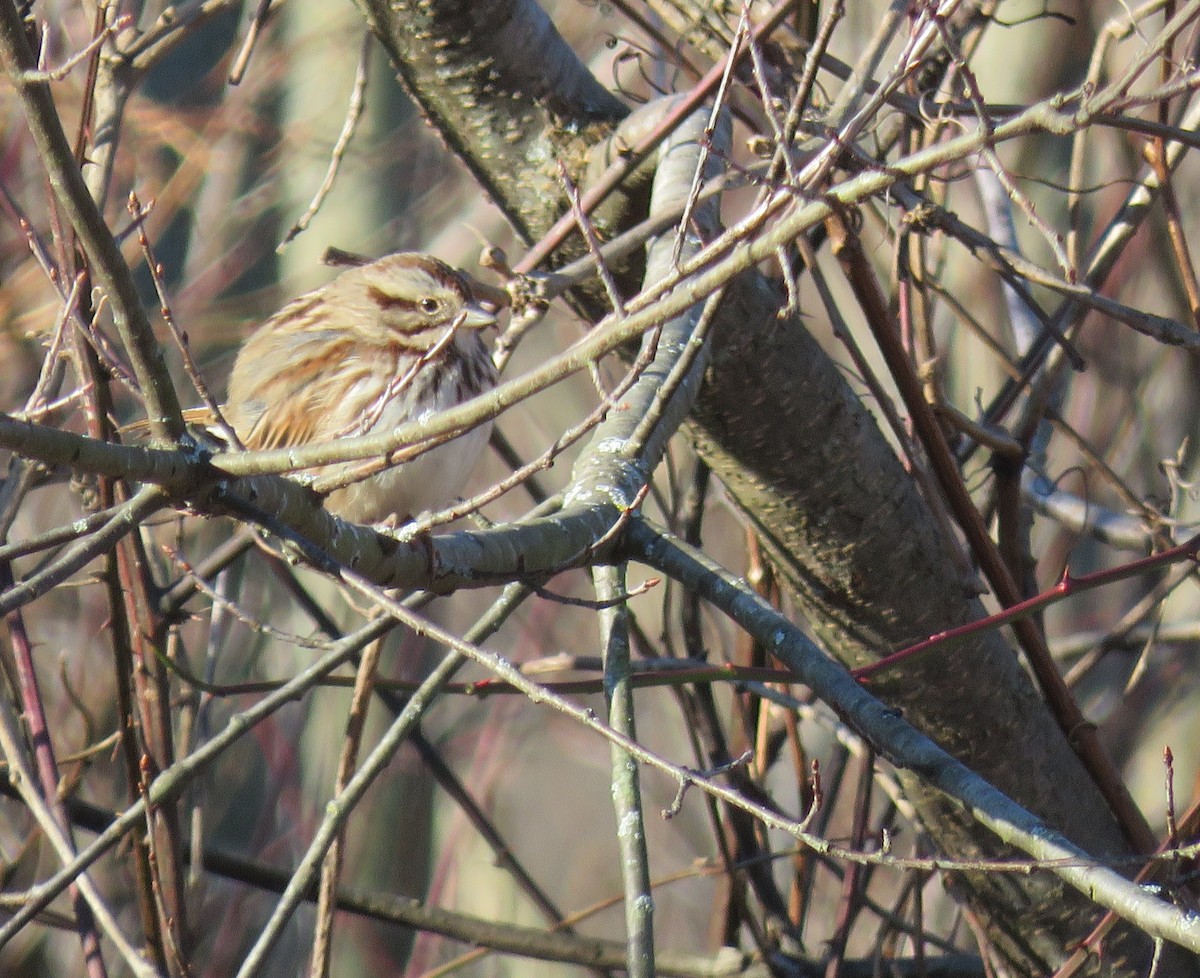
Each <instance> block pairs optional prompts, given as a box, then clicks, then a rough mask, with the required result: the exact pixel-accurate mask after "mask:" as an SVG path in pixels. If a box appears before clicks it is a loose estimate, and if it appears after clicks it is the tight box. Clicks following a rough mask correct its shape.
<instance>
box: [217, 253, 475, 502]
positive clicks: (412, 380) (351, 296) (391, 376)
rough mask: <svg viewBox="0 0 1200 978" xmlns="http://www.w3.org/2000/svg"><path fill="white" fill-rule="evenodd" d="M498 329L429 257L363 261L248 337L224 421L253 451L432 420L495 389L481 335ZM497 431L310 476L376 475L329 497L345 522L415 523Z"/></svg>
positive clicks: (446, 494) (456, 485)
mask: <svg viewBox="0 0 1200 978" xmlns="http://www.w3.org/2000/svg"><path fill="white" fill-rule="evenodd" d="M343 263H346V259H345V258H343ZM495 322H496V320H495V317H494V316H493V315H492V314H491V313H490V312H488V311H487V310H485V309H483V308H482V307H481V306H479V305H478V304H477V302H476V301H475V299H474V297H473V295H472V292H471V287H470V285H469V284H468V283H467V280H466V279H465V278H464V277H463V276H462V275H460V274H459V273H458V272H456V271H455V270H454V269H452V268H450V266H448V265H446V264H444V263H443V262H441V261H438V260H437V259H436V258H432V257H430V256H429V255H422V254H411V253H399V254H394V255H388V256H387V257H385V258H380V259H379V260H378V261H373V262H367V263H363V264H355V267H351V268H347V269H346V270H345V271H343V272H341V273H340V274H339V275H338V276H337V278H335V279H334V280H333V281H332V282H330V283H329V284H328V285H326V286H325V287H324V288H320V289H317V290H315V291H313V292H309V293H308V294H307V295H303V296H301V297H300V298H298V299H296V300H294V301H293V302H290V303H288V304H287V305H286V306H284V307H283V308H282V309H280V310H279V311H278V312H277V313H275V315H273V316H272V317H271V318H270V319H268V320H267V321H266V322H264V323H263V324H262V325H261V326H259V327H258V329H257V330H255V332H254V333H252V334H251V335H250V337H249V338H248V339H247V340H246V342H245V344H244V345H243V346H242V348H241V350H240V352H239V353H238V356H237V361H236V363H235V364H234V367H233V373H232V375H231V376H230V380H229V398H228V402H227V406H226V408H225V416H226V420H227V421H228V422H229V423H230V425H231V426H232V427H233V430H234V431H235V432H236V433H237V435H238V437H239V439H240V440H241V442H242V444H243V445H245V447H246V448H248V449H269V448H282V447H291V446H296V445H306V444H313V443H317V442H329V441H335V440H336V439H338V438H345V437H350V436H353V435H365V434H373V433H379V432H385V431H389V430H391V429H393V428H395V427H396V426H397V425H400V424H403V423H405V422H408V421H418V422H419V421H423V420H426V419H428V418H429V417H430V416H432V415H434V414H436V413H437V412H439V411H443V410H445V409H447V408H450V407H453V406H454V405H456V404H459V403H461V402H462V401H465V400H467V399H469V398H471V397H474V396H475V395H477V394H480V393H482V392H483V391H485V390H488V389H490V388H491V387H492V386H493V385H494V384H495V382H496V373H495V369H494V368H493V366H492V360H491V357H490V356H489V355H488V351H487V348H486V347H485V346H484V344H483V341H482V339H481V338H480V335H479V331H480V330H481V329H482V328H484V327H486V326H492V325H495ZM490 431H491V425H490V423H489V424H486V425H480V426H478V427H476V428H472V429H471V430H469V431H467V432H464V433H463V434H462V435H460V436H458V437H456V438H455V439H454V440H453V441H451V442H448V443H446V444H444V445H440V446H438V447H437V448H434V449H432V450H431V451H429V452H426V453H425V454H423V455H420V456H418V457H417V458H414V459H411V460H409V461H406V462H403V463H401V464H399V465H396V466H392V467H390V468H383V469H382V470H381V469H380V468H379V466H378V464H377V463H376V464H374V465H372V463H371V462H370V461H367V462H363V461H356V462H345V463H338V464H333V465H326V466H322V467H321V468H320V469H315V470H309V472H310V473H311V474H316V475H320V476H329V475H333V476H344V477H345V478H346V480H350V479H351V478H352V477H354V476H363V474H364V473H365V472H367V471H368V470H370V474H366V475H365V477H360V478H358V480H357V481H352V482H350V484H348V485H346V486H344V487H343V488H339V489H336V490H335V491H333V492H331V493H330V494H329V496H328V497H327V498H326V500H325V505H326V508H328V509H329V510H330V511H331V512H333V513H336V514H338V515H339V516H342V517H345V518H346V519H350V520H354V521H356V522H363V523H374V522H379V521H382V520H385V519H389V518H396V517H399V518H404V517H409V516H414V515H416V514H417V513H420V512H421V511H423V510H426V509H430V508H435V507H438V506H441V505H444V504H447V503H448V502H449V501H450V500H451V499H452V498H453V496H454V494H455V493H457V492H458V490H459V489H460V488H461V487H462V484H463V483H464V482H465V481H466V479H467V477H468V476H469V475H470V473H471V470H472V469H473V468H474V466H475V463H476V461H477V460H478V458H479V455H480V454H481V453H482V451H483V448H484V446H485V445H486V443H487V440H488V434H489V433H490ZM335 481H336V480H335Z"/></svg>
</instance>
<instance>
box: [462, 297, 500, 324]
mask: <svg viewBox="0 0 1200 978" xmlns="http://www.w3.org/2000/svg"><path fill="white" fill-rule="evenodd" d="M461 325H462V326H464V327H466V328H467V329H487V328H488V327H489V326H495V325H496V314H495V313H494V312H488V311H487V310H486V309H484V308H483V306H481V305H479V304H478V303H475V302H468V303H467V304H466V305H465V306H463V311H462V322H461Z"/></svg>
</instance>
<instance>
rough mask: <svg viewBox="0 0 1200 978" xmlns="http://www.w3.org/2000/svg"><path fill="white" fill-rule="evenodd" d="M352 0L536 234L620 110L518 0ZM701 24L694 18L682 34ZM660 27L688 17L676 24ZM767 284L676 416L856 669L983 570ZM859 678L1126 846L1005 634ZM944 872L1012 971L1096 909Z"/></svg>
mask: <svg viewBox="0 0 1200 978" xmlns="http://www.w3.org/2000/svg"><path fill="white" fill-rule="evenodd" d="M357 2H358V4H359V6H360V7H361V9H362V10H363V12H364V14H365V16H366V17H367V19H368V21H369V23H370V24H371V27H372V29H373V30H374V32H375V33H376V34H377V36H378V37H379V38H380V40H381V41H382V42H383V44H384V46H385V47H386V49H387V51H388V54H389V56H390V57H391V59H392V62H393V64H394V66H395V68H396V70H397V72H398V74H399V76H400V79H401V81H402V82H403V84H404V86H405V87H406V88H407V90H408V91H409V93H410V94H411V95H412V97H413V98H414V99H415V100H416V102H417V103H418V104H419V105H420V106H421V107H422V109H423V111H424V112H425V114H426V116H427V118H428V119H429V121H430V122H431V123H432V124H433V125H434V126H435V127H436V129H437V130H438V131H439V133H441V135H442V136H443V138H444V139H445V141H446V142H447V144H448V145H449V147H450V148H451V149H452V150H453V151H454V152H455V153H456V154H457V155H458V156H459V157H460V158H461V159H463V160H464V161H465V162H466V163H467V165H468V166H469V167H470V169H471V171H472V173H473V174H474V175H475V177H476V178H477V179H478V180H479V182H480V183H481V185H482V186H483V187H484V188H485V189H486V191H487V192H488V193H489V194H490V195H491V196H492V197H493V198H494V199H495V201H496V202H497V204H498V205H499V206H500V207H501V208H502V209H503V210H504V211H505V213H506V214H507V215H508V217H509V219H510V221H511V222H512V223H513V224H514V226H515V227H516V228H517V229H518V230H519V232H520V233H521V234H522V235H523V236H524V237H525V238H526V239H527V240H530V241H532V240H534V239H536V238H537V237H538V236H539V235H540V234H542V233H543V232H544V231H546V229H547V228H549V227H550V225H551V224H552V223H553V222H554V221H555V220H556V219H557V218H558V217H559V216H560V214H561V213H562V211H563V210H564V202H563V200H562V194H561V185H560V181H559V179H558V176H557V174H558V170H557V166H558V161H559V160H563V161H565V162H566V164H567V166H568V168H569V169H570V170H571V171H572V172H573V173H574V174H576V176H577V177H580V178H581V177H582V175H583V174H584V172H585V169H586V160H587V156H588V152H589V150H591V149H592V147H593V146H595V145H596V144H598V143H599V142H601V140H603V139H604V138H605V137H606V136H607V135H609V133H610V132H611V131H612V130H613V128H614V127H615V125H616V124H617V123H618V122H619V121H620V119H621V118H622V117H623V116H624V115H625V110H624V108H623V106H622V105H621V104H620V103H619V102H617V101H616V100H615V99H614V98H613V97H612V95H611V94H610V93H608V92H607V91H606V90H605V89H604V88H603V87H602V86H601V85H600V84H599V83H598V82H597V81H596V80H595V79H594V78H593V77H592V76H591V75H590V74H589V73H588V72H587V71H586V69H585V68H584V67H583V66H582V65H581V64H580V62H579V61H578V59H577V57H576V56H575V54H574V52H573V51H572V50H571V49H570V47H569V46H568V45H567V44H566V43H565V42H564V41H563V39H562V38H561V37H560V35H559V34H558V33H557V32H556V31H555V30H554V27H553V25H552V24H551V22H550V20H549V18H548V17H547V16H546V14H545V13H544V12H543V11H542V10H541V9H540V8H539V7H538V6H537V5H536V4H535V3H533V2H532V0H525V2H522V0H496V2H487V3H482V2H467V0H438V2H420V3H418V2H403V0H357ZM662 6H663V7H664V8H670V9H673V10H677V9H682V8H686V7H687V6H688V5H685V4H675V5H671V4H663V5H662ZM900 6H901V7H905V6H907V5H906V4H901V5H900ZM706 8H707V5H692V9H694V10H696V11H701V10H704V9H706ZM972 9H974V8H972ZM664 16H667V14H664ZM672 16H674V15H672ZM678 16H683V15H678ZM670 19H671V17H670V16H668V20H670ZM702 20H703V18H701V17H700V16H699V14H697V16H696V18H695V19H694V20H693V21H691V26H692V27H696V26H697V25H700V24H701V21H702ZM674 26H676V27H679V28H683V27H685V26H687V24H686V18H684V20H680V21H679V22H678V23H676V24H675V25H674ZM531 51H537V57H536V58H531V57H530V56H529V53H530V52H531ZM716 52H717V53H720V48H717V49H716ZM625 204H626V205H627V209H626V211H625V212H624V213H622V212H621V211H620V209H619V208H616V209H613V210H610V211H609V212H608V214H607V215H606V219H607V221H608V222H609V223H608V226H607V227H603V229H604V230H607V231H610V232H612V231H619V230H621V229H622V228H624V227H627V226H629V225H631V224H632V223H634V222H635V221H636V220H638V219H639V218H640V217H641V216H643V215H641V214H639V213H638V212H637V210H636V206H637V202H636V198H635V197H630V198H628V199H627V200H626V201H625ZM782 298H783V297H782V296H781V295H779V294H778V292H777V290H776V289H775V288H774V287H773V286H772V285H771V284H770V283H768V282H767V281H766V280H765V279H764V278H763V277H762V276H761V275H759V274H758V273H757V272H756V271H753V270H750V271H747V272H745V273H744V274H743V275H742V276H741V277H740V278H739V279H738V280H737V282H736V283H735V285H734V287H733V288H731V290H730V294H729V298H728V299H727V300H726V302H725V304H724V306H723V308H722V324H721V326H720V327H719V329H718V332H717V339H716V343H715V348H714V354H713V361H712V364H711V366H710V368H709V370H708V374H707V379H706V384H705V387H704V389H703V392H702V394H701V397H700V401H699V404H698V406H697V408H696V409H695V411H694V413H693V417H692V420H691V422H690V425H689V431H690V435H691V438H692V440H693V442H694V444H695V446H696V449H697V451H698V452H699V453H700V455H701V456H702V457H703V458H704V459H705V461H706V462H707V463H708V464H709V465H710V466H711V467H712V469H713V471H714V472H715V473H716V475H717V476H718V477H719V478H720V479H721V481H722V483H723V484H724V486H725V488H726V490H727V491H728V493H729V494H730V496H731V497H732V498H733V499H734V500H735V501H736V503H737V505H738V506H739V507H740V509H741V510H742V511H743V512H744V513H745V515H746V518H747V519H748V521H749V522H750V523H751V524H752V525H753V527H754V528H755V530H756V531H757V532H758V534H759V535H760V537H761V538H762V540H763V541H764V543H765V545H766V547H767V549H768V551H769V553H770V555H771V558H772V560H773V561H774V562H775V564H776V566H777V567H778V569H779V571H780V574H781V576H782V579H783V581H784V582H785V584H786V586H787V588H788V590H789V591H790V593H791V595H792V597H793V598H794V600H795V602H796V604H797V606H798V608H799V609H800V610H801V611H802V613H803V614H804V615H805V617H806V618H807V619H808V621H809V623H810V624H811V626H812V627H813V629H814V630H815V631H816V632H817V633H818V635H819V636H820V638H821V639H822V641H823V643H824V644H825V646H826V648H827V649H828V650H829V651H830V652H831V653H832V654H834V655H836V656H837V657H838V658H839V659H841V660H842V661H843V662H845V663H847V664H851V665H856V664H862V663H866V662H870V661H873V660H875V659H877V658H878V657H879V656H880V655H882V654H885V653H887V652H889V651H891V650H894V649H895V648H898V647H901V646H903V645H904V644H906V643H909V642H912V641H913V640H917V639H920V638H922V637H924V636H928V635H931V634H934V633H936V632H939V631H941V630H944V629H947V628H951V627H953V626H955V625H959V624H962V623H964V622H967V621H971V620H974V619H978V618H980V617H982V616H983V614H984V612H983V609H982V606H981V604H980V602H979V600H978V597H977V591H978V587H977V583H976V581H975V580H974V579H973V578H972V577H970V576H969V575H967V574H966V573H964V571H963V570H962V569H961V566H960V563H959V562H957V561H956V560H955V559H954V557H953V555H954V553H955V548H956V547H957V543H956V542H955V541H954V540H952V539H949V538H948V537H947V535H946V532H945V530H944V529H943V528H942V526H941V525H940V524H939V522H938V521H937V520H936V519H935V518H934V516H933V514H932V513H931V511H930V508H929V505H928V504H927V502H926V500H925V499H924V498H923V497H922V495H921V494H920V492H919V491H918V489H917V487H916V485H915V483H914V481H913V479H912V478H911V476H910V475H909V474H908V473H907V472H906V471H905V469H904V468H903V466H902V465H901V464H900V462H899V460H898V459H897V458H896V455H895V453H894V451H893V449H892V448H891V446H890V445H889V444H888V442H887V440H886V439H885V437H884V436H883V434H882V433H881V432H880V430H879V428H878V426H877V424H876V423H875V420H874V418H873V417H872V416H871V415H870V413H869V412H868V411H867V410H866V408H865V407H864V405H863V403H862V401H861V400H860V398H859V397H858V396H857V395H856V394H855V393H854V392H853V391H852V390H851V388H850V386H849V385H848V384H847V383H846V381H845V379H844V378H843V376H842V374H841V372H840V370H839V368H838V367H837V365H836V364H835V363H834V362H833V361H832V360H831V359H830V358H829V357H828V356H827V355H826V354H825V353H824V352H823V351H822V349H821V348H820V347H819V345H818V344H817V342H816V341H815V340H814V338H813V337H812V336H811V335H810V334H809V332H808V331H807V330H806V328H805V326H804V324H803V322H802V320H801V318H800V317H799V316H796V315H793V316H790V317H788V318H786V319H783V320H780V319H778V318H777V312H778V310H779V308H780V306H781V304H782ZM873 690H874V691H875V692H876V693H877V694H878V695H880V696H881V697H882V698H884V699H885V700H886V701H887V702H889V703H891V704H892V705H893V706H895V707H896V708H897V709H899V710H902V711H903V712H904V715H905V717H906V718H907V719H909V720H910V721H911V722H913V723H914V724H915V725H916V726H918V727H920V728H921V729H922V730H924V731H925V732H927V733H928V734H929V735H930V736H932V737H933V738H934V739H935V740H936V741H937V742H938V743H940V744H941V745H942V746H944V747H945V748H946V749H948V750H949V751H950V752H952V753H953V754H954V755H956V756H957V757H958V758H960V759H961V760H963V761H964V762H965V763H967V764H968V765H969V766H970V767H972V768H973V769H974V770H975V771H977V772H979V773H980V774H982V775H983V776H984V777H986V778H987V779H989V780H990V781H992V782H993V783H994V784H996V785H997V786H998V787H999V788H1000V789H1001V790H1003V791H1004V792H1005V793H1007V794H1008V795H1010V796H1011V797H1012V798H1014V799H1015V800H1017V801H1018V802H1019V803H1020V804H1022V805H1024V806H1025V807H1027V808H1029V809H1030V810H1032V811H1033V812H1035V813H1037V814H1038V815H1040V816H1042V817H1043V818H1045V819H1046V820H1047V821H1048V822H1050V823H1051V824H1053V825H1055V826H1057V827H1058V828H1060V829H1061V830H1062V831H1063V832H1064V833H1065V834H1066V835H1067V836H1069V837H1070V838H1071V839H1072V840H1073V841H1075V842H1076V843H1078V844H1079V845H1081V846H1082V847H1083V848H1085V849H1086V850H1088V851H1089V852H1091V853H1094V854H1096V855H1115V854H1122V853H1128V852H1129V846H1128V844H1127V842H1126V840H1125V838H1124V837H1123V835H1122V832H1121V831H1120V829H1119V827H1118V825H1117V823H1116V821H1115V819H1114V818H1113V816H1112V815H1111V813H1110V811H1109V809H1108V807H1107V806H1106V804H1105V802H1104V800H1103V798H1102V796H1101V794H1100V792H1099V791H1098V790H1097V787H1096V785H1095V784H1094V782H1093V781H1092V779H1091V778H1090V777H1089V775H1088V773H1087V771H1086V770H1085V768H1084V766H1083V765H1082V764H1081V763H1080V761H1079V759H1078V758H1077V757H1076V755H1075V753H1074V752H1073V750H1072V749H1071V745H1070V744H1069V743H1068V740H1067V738H1066V736H1064V734H1063V732H1062V730H1061V729H1060V728H1059V726H1058V724H1057V723H1056V721H1055V719H1054V717H1053V716H1052V714H1051V713H1050V711H1049V710H1048V709H1047V707H1046V705H1045V703H1044V702H1043V700H1042V698H1041V697H1040V695H1039V693H1038V692H1037V690H1036V689H1035V688H1034V686H1033V684H1032V682H1031V680H1030V678H1029V676H1028V674H1027V673H1026V672H1025V670H1024V669H1023V668H1022V666H1021V664H1020V663H1019V661H1018V659H1017V656H1016V655H1015V653H1014V652H1013V650H1012V649H1011V648H1010V647H1009V646H1008V645H1007V644H1006V643H1005V642H1004V640H1003V639H1002V637H1001V636H1000V635H999V634H997V633H989V634H986V635H980V636H976V637H974V638H972V639H970V640H969V641H963V642H960V643H958V644H956V645H955V646H954V647H953V648H949V649H947V648H943V649H942V650H940V651H937V652H934V653H931V654H929V655H926V656H922V657H919V658H917V659H915V660H909V661H908V662H906V663H904V664H903V665H901V666H900V667H898V668H896V669H893V670H890V671H889V672H888V673H887V678H886V679H881V680H880V681H879V682H878V683H877V684H875V685H874V686H873ZM907 780H908V785H909V789H910V791H911V792H912V795H913V798H914V800H915V802H916V804H917V805H918V807H919V810H920V813H921V816H922V818H923V820H924V822H925V824H926V826H927V827H928V829H929V831H930V832H931V833H932V835H933V836H934V837H935V838H936V839H937V841H938V843H939V844H940V845H941V846H942V847H943V849H944V850H945V851H946V852H947V853H949V854H951V855H954V856H958V857H974V856H992V855H997V854H999V849H1000V847H999V845H998V843H997V842H996V841H995V839H994V838H993V837H992V836H991V834H990V833H989V832H987V831H986V830H984V829H982V828H981V827H979V826H977V825H976V824H974V823H972V822H971V821H970V820H969V819H968V818H967V817H966V816H965V815H962V814H961V813H960V812H958V811H956V810H955V809H954V807H953V806H951V805H950V804H948V803H947V802H946V801H945V799H944V798H942V797H941V796H940V795H937V794H936V793H933V792H930V791H927V790H924V789H923V788H922V786H921V783H920V780H919V778H918V777H916V776H912V775H910V776H909V777H908V779H907ZM955 882H956V884H957V885H958V889H959V892H960V893H961V894H962V896H963V897H964V898H965V899H966V900H967V901H968V902H969V903H970V904H971V905H972V906H974V907H975V908H976V909H977V910H978V911H979V912H980V916H981V918H982V919H983V920H984V921H985V922H986V926H987V932H988V936H989V937H990V938H991V939H992V940H993V941H994V942H995V944H996V946H997V947H998V948H999V949H1000V950H1001V952H1002V953H1003V954H1004V955H1005V956H1006V958H1007V959H1008V962H1009V963H1010V965H1011V966H1012V967H1013V968H1014V970H1016V971H1017V972H1019V973H1024V974H1044V973H1047V972H1049V971H1052V970H1053V969H1054V968H1055V967H1056V966H1057V965H1059V964H1061V963H1062V961H1063V960H1064V959H1065V957H1066V956H1067V954H1068V953H1069V950H1070V948H1071V946H1072V944H1073V943H1074V942H1077V941H1079V940H1081V939H1082V938H1083V937H1085V936H1086V934H1087V933H1088V932H1089V930H1090V928H1091V927H1092V926H1093V925H1094V924H1095V922H1096V920H1097V917H1098V914H1097V912H1096V908H1095V907H1094V906H1092V905H1090V904H1088V903H1087V902H1086V901H1085V900H1083V899H1082V898H1080V897H1078V896H1077V895H1075V894H1074V893H1072V892H1069V891H1067V890H1065V888H1064V887H1063V886H1062V885H1061V884H1060V883H1059V882H1057V881H1056V880H1055V879H1053V878H1052V877H1050V876H1049V875H1048V874H1032V875H1028V876H1014V875H999V874H987V873H975V874H965V873H964V874H962V875H961V876H959V877H958V878H957V879H956V881H955ZM1148 950H1149V945H1148V941H1145V940H1144V939H1141V938H1139V937H1138V936H1137V935H1135V934H1132V933H1131V932H1129V931H1128V930H1125V931H1122V932H1120V934H1118V935H1116V936H1114V937H1113V938H1110V940H1109V941H1108V943H1107V944H1106V954H1105V958H1104V960H1103V961H1093V962H1092V964H1091V965H1090V967H1091V968H1092V970H1093V971H1094V972H1095V973H1111V974H1132V973H1133V972H1134V971H1137V970H1140V969H1141V968H1143V966H1144V964H1145V962H1146V960H1147V954H1148Z"/></svg>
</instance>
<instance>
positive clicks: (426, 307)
mask: <svg viewBox="0 0 1200 978" xmlns="http://www.w3.org/2000/svg"><path fill="white" fill-rule="evenodd" d="M418 305H419V306H420V307H421V312H423V313H425V314H426V315H427V316H432V315H433V314H434V313H435V312H437V311H438V310H439V309H441V308H442V304H441V303H440V302H438V301H437V299H435V298H433V297H432V296H428V295H427V296H426V297H425V298H424V299H422V300H421V301H420V302H419V303H418Z"/></svg>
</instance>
